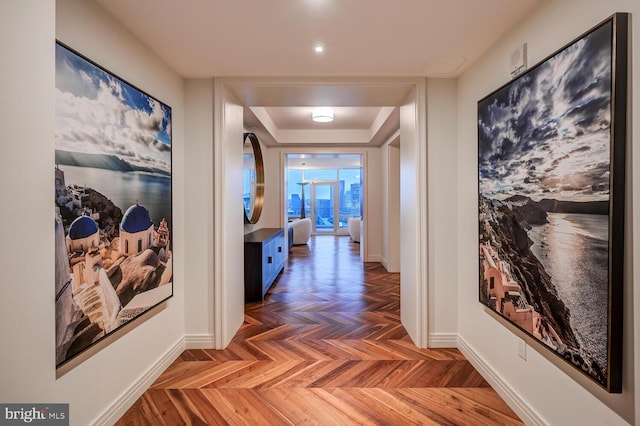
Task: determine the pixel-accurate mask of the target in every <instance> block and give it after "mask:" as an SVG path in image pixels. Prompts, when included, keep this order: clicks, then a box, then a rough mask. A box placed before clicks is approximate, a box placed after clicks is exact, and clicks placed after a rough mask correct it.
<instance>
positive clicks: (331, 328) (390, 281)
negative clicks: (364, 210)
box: [117, 236, 522, 425]
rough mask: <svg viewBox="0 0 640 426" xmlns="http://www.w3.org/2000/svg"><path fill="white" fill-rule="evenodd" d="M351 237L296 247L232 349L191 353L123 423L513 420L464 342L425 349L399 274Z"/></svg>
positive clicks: (250, 309) (251, 309)
mask: <svg viewBox="0 0 640 426" xmlns="http://www.w3.org/2000/svg"><path fill="white" fill-rule="evenodd" d="M358 251H359V245H358V244H356V243H353V242H351V240H350V239H349V238H348V237H333V236H317V237H312V238H311V240H310V242H309V244H308V245H304V246H295V247H294V248H293V250H292V251H291V253H290V257H289V261H288V263H287V265H286V268H285V271H284V272H283V273H282V275H281V276H280V278H279V279H278V281H276V283H275V285H274V287H272V289H271V291H270V293H269V294H268V296H267V298H266V300H265V302H264V304H262V303H252V304H247V305H246V306H245V322H244V324H243V326H242V327H241V328H240V330H239V332H238V333H237V335H236V336H235V337H234V339H233V341H232V342H231V344H230V345H229V346H228V347H227V348H226V349H225V350H220V351H218V350H187V351H185V352H184V353H183V354H182V355H181V356H180V357H179V358H178V359H177V360H176V361H175V362H174V363H173V364H172V365H171V366H170V367H169V368H168V369H167V370H166V371H165V372H164V373H163V374H162V375H161V376H160V377H159V378H158V380H157V381H156V382H155V383H154V384H153V385H152V386H151V388H150V389H148V390H147V391H146V392H145V393H144V394H143V395H142V397H141V398H140V399H139V400H138V401H137V402H136V403H135V404H134V405H133V407H131V408H130V409H129V410H128V411H127V413H126V414H125V415H124V416H123V417H122V419H120V421H119V422H118V423H117V424H118V425H224V424H231V425H409V424H414V425H516V424H522V422H521V421H520V420H519V419H518V417H517V416H516V415H515V414H514V412H513V411H512V410H511V409H510V408H509V407H508V406H507V405H506V404H505V402H504V401H503V400H502V399H501V398H500V397H499V396H498V394H496V392H495V391H494V390H493V389H492V388H491V387H490V386H489V385H488V384H487V382H486V381H485V380H484V379H483V378H482V377H481V376H480V374H479V373H478V372H477V371H476V370H475V369H474V368H473V367H472V366H471V364H470V363H469V362H468V361H467V360H466V359H465V358H464V357H463V356H462V354H461V353H460V352H459V351H458V350H456V349H428V350H425V349H418V348H417V347H415V346H414V345H413V343H412V342H411V340H410V339H409V337H408V336H407V333H406V331H405V329H404V327H403V326H402V325H401V324H400V295H399V291H400V286H399V284H400V276H399V274H390V273H387V272H386V271H385V269H384V268H383V267H382V266H381V265H380V264H379V263H362V262H361V261H360V259H359V257H358Z"/></svg>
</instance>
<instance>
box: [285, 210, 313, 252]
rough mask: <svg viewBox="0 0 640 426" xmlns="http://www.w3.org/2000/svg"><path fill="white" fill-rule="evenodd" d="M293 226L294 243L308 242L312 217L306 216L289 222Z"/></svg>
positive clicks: (295, 244)
mask: <svg viewBox="0 0 640 426" xmlns="http://www.w3.org/2000/svg"><path fill="white" fill-rule="evenodd" d="M289 226H290V227H291V228H293V245H294V246H297V245H301V244H307V242H308V241H309V237H310V236H311V219H309V218H307V217H305V218H303V219H297V220H294V221H293V222H290V223H289Z"/></svg>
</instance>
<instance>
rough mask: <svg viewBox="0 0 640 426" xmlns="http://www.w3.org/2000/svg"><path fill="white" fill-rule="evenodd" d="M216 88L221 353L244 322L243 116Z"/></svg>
mask: <svg viewBox="0 0 640 426" xmlns="http://www.w3.org/2000/svg"><path fill="white" fill-rule="evenodd" d="M214 87H215V89H214V123H216V125H215V126H214V144H213V158H214V161H213V176H214V194H213V195H214V202H213V209H214V215H213V220H214V235H213V240H214V247H213V262H214V264H215V269H214V294H213V301H214V310H213V314H214V315H215V319H214V334H215V347H216V349H223V348H225V347H226V346H227V345H228V344H229V342H231V339H232V338H233V336H234V335H235V334H236V331H237V330H238V328H240V326H241V325H242V322H243V321H244V267H243V264H244V263H243V259H244V227H243V223H244V218H243V215H242V210H241V209H242V149H243V148H242V147H243V144H242V134H243V122H242V117H243V115H242V114H243V112H242V105H240V104H239V103H238V101H237V99H235V98H234V97H233V95H232V94H231V92H230V91H229V90H228V88H227V87H226V86H225V84H224V79H216V80H215V86H214Z"/></svg>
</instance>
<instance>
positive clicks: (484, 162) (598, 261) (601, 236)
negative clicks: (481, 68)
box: [478, 13, 628, 392]
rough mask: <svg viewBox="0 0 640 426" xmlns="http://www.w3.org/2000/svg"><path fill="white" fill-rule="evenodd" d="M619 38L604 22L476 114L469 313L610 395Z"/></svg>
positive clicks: (615, 354) (622, 66) (622, 120)
mask: <svg viewBox="0 0 640 426" xmlns="http://www.w3.org/2000/svg"><path fill="white" fill-rule="evenodd" d="M627 32H628V15H627V14H622V13H619V14H615V15H614V16H612V17H610V18H609V19H607V20H606V21H604V22H602V23H601V24H599V25H598V26H596V27H595V28H593V29H591V30H589V31H588V32H587V33H586V34H584V35H582V36H580V37H579V38H578V39H576V40H575V41H573V42H571V43H569V44H568V45H567V46H565V47H563V48H562V49H561V50H559V51H557V52H556V53H554V54H553V55H551V56H550V57H548V58H547V59H545V60H543V61H542V62H541V63H539V64H538V65H536V66H534V67H532V68H530V69H529V70H528V71H526V72H525V73H523V74H521V75H519V76H518V77H517V78H515V79H514V80H512V81H510V82H509V83H507V84H506V85H504V86H502V87H501V88H499V89H497V90H496V91H494V92H493V93H491V94H489V95H488V96H486V97H485V98H483V99H481V100H480V101H479V102H478V192H479V194H478V204H479V206H478V220H479V264H480V268H479V269H480V270H479V275H480V276H479V299H480V302H481V303H482V304H483V305H485V306H487V307H488V308H489V309H491V310H492V311H495V312H496V313H497V314H498V315H499V316H500V317H502V318H504V319H505V320H507V321H508V322H510V323H512V324H513V325H515V326H517V327H518V328H519V329H521V330H522V331H524V332H525V333H526V334H527V335H528V336H529V337H530V338H531V339H534V340H535V341H537V342H538V343H539V345H536V346H540V347H541V348H547V349H548V350H550V351H552V352H553V353H555V354H556V355H558V356H559V357H561V358H562V359H564V360H565V361H566V362H567V363H568V364H570V365H572V366H573V367H575V368H576V369H578V370H579V371H581V372H582V373H584V374H585V375H586V376H588V377H589V378H590V379H591V380H593V381H594V382H596V383H597V384H598V385H600V386H601V387H603V388H604V389H606V390H607V391H609V392H621V388H622V318H623V317H622V291H623V259H624V208H625V199H624V197H625V145H626V126H627V124H626V106H627ZM541 350H545V349H541Z"/></svg>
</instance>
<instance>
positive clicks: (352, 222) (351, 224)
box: [347, 217, 360, 243]
mask: <svg viewBox="0 0 640 426" xmlns="http://www.w3.org/2000/svg"><path fill="white" fill-rule="evenodd" d="M347 230H348V231H349V236H350V237H351V239H352V240H353V241H355V242H356V243H359V242H360V218H359V217H350V218H348V219H347Z"/></svg>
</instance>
